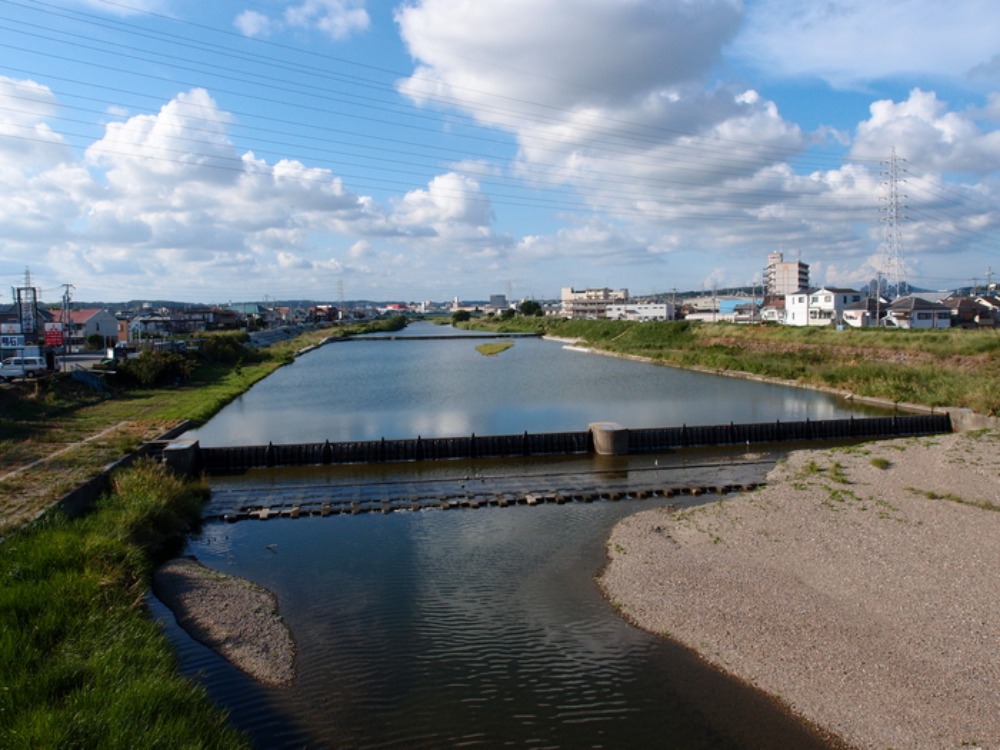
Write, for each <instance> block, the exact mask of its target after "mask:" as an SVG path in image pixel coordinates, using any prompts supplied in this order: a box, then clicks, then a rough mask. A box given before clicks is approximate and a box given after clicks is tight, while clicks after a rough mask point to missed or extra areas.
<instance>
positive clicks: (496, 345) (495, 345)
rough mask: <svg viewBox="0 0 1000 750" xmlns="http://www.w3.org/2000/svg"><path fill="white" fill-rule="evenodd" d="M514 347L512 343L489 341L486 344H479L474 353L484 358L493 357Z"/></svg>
mask: <svg viewBox="0 0 1000 750" xmlns="http://www.w3.org/2000/svg"><path fill="white" fill-rule="evenodd" d="M512 346H514V342H513V341H491V342H490V343H488V344H479V346H477V347H476V351H477V352H479V353H480V354H482V355H483V356H484V357H493V356H496V355H497V354H499V353H500V352H505V351H507V350H508V349H510V348H511V347H512Z"/></svg>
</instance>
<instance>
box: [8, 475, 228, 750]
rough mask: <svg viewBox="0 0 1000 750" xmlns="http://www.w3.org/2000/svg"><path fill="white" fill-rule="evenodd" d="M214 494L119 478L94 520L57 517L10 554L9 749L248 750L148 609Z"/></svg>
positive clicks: (150, 478)
mask: <svg viewBox="0 0 1000 750" xmlns="http://www.w3.org/2000/svg"><path fill="white" fill-rule="evenodd" d="M203 500H204V493H203V492H202V491H199V490H198V489H197V488H193V487H192V486H191V485H186V484H184V483H182V482H181V481H179V480H178V479H176V478H174V477H172V476H169V475H168V474H166V473H165V472H164V470H163V469H162V468H161V467H160V466H158V465H154V464H151V463H140V464H138V465H137V466H136V467H135V468H132V469H129V470H126V471H123V472H120V473H118V474H117V475H116V476H115V478H114V492H113V494H111V495H108V496H106V497H104V498H103V499H102V500H101V501H99V503H98V505H97V507H96V508H95V509H94V511H93V512H92V513H90V514H89V515H87V516H86V517H84V518H82V519H79V520H76V521H67V520H66V519H64V518H60V517H58V516H57V515H55V514H52V515H50V516H48V517H46V518H45V519H44V520H43V521H42V522H40V523H36V524H32V525H30V526H26V527H22V528H20V529H18V530H16V531H14V532H13V533H11V534H10V535H8V537H7V538H6V540H5V541H4V544H3V546H2V550H3V554H2V555H0V684H2V689H0V747H4V748H12V749H13V748H41V747H51V748H56V747H67V748H68V747H73V748H122V749H123V750H124V749H125V748H138V747H144V748H146V747H150V748H151V747H163V748H182V747H183V748H220V749H221V748H238V747H247V746H248V743H247V742H246V740H245V739H244V738H243V737H242V736H241V735H240V734H238V733H237V732H236V731H235V730H233V729H232V728H230V727H228V726H227V725H226V724H225V720H224V719H225V717H224V716H223V715H222V714H221V713H220V712H219V711H218V709H217V708H216V707H215V706H214V705H213V704H212V703H211V702H210V701H209V700H208V698H207V696H206V694H205V692H204V690H203V689H202V688H201V687H200V686H198V685H197V684H196V683H194V682H193V681H190V680H187V679H185V678H182V677H180V676H179V675H178V674H177V671H176V662H175V658H174V656H173V654H172V652H171V648H170V645H169V643H168V642H167V641H166V638H165V637H164V636H163V634H162V633H161V631H160V629H159V627H158V626H157V625H156V624H155V623H154V622H153V621H152V620H151V619H150V617H149V616H148V614H147V611H146V608H145V606H144V599H143V596H144V592H145V591H146V590H147V589H148V587H149V577H150V571H151V568H152V565H153V561H154V560H155V559H156V558H157V556H158V555H160V554H162V553H164V552H166V551H168V550H169V549H170V542H171V540H172V539H176V538H177V537H178V536H180V535H183V534H185V533H186V532H187V531H188V530H189V529H190V526H191V524H192V523H194V522H195V521H196V520H197V518H198V516H199V512H200V508H201V503H202V501H203Z"/></svg>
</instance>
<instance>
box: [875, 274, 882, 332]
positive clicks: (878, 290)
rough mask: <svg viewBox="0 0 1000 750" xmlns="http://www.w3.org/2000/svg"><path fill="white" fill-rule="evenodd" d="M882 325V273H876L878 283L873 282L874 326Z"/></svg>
mask: <svg viewBox="0 0 1000 750" xmlns="http://www.w3.org/2000/svg"><path fill="white" fill-rule="evenodd" d="M881 324H882V272H881V271H879V272H878V281H877V282H875V325H876V326H880V325H881Z"/></svg>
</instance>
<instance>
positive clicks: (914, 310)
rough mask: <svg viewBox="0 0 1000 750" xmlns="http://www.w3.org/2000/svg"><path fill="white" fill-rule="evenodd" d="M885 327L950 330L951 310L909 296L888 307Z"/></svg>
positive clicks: (935, 303)
mask: <svg viewBox="0 0 1000 750" xmlns="http://www.w3.org/2000/svg"><path fill="white" fill-rule="evenodd" d="M885 325H886V326H889V327H895V328H950V327H951V310H950V309H949V308H948V307H946V306H945V305H943V304H941V303H940V302H931V301H930V300H926V299H923V298H922V297H916V296H914V295H912V294H910V295H907V296H906V297H900V298H899V299H896V300H894V301H893V302H892V303H891V304H890V305H889V309H888V310H887V311H886V315H885Z"/></svg>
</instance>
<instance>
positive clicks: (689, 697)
mask: <svg viewBox="0 0 1000 750" xmlns="http://www.w3.org/2000/svg"><path fill="white" fill-rule="evenodd" d="M439 332H441V329H438V328H436V327H430V326H424V327H419V326H413V327H411V328H410V329H409V333H410V334H411V335H412V334H415V333H439ZM475 343H476V342H474V341H468V340H462V339H456V340H452V341H395V342H385V341H351V342H344V343H338V344H332V345H328V346H325V347H322V348H321V349H318V350H316V351H314V352H311V353H309V354H308V355H306V356H304V357H301V358H299V359H298V360H297V361H296V362H295V363H294V364H293V365H291V366H289V367H285V368H282V369H281V370H279V371H278V372H276V373H275V374H274V375H272V376H271V377H269V378H267V379H266V380H265V381H263V382H261V383H259V384H258V385H256V386H255V387H254V388H253V389H251V390H250V391H249V392H248V393H247V394H244V396H242V397H241V398H240V399H237V401H235V402H234V403H233V404H231V405H230V406H228V407H227V408H226V409H224V410H223V411H222V412H221V413H220V414H219V415H218V416H217V417H216V418H214V419H213V420H211V421H210V422H209V423H208V424H207V425H205V426H204V427H202V428H201V429H199V430H197V431H196V432H195V433H193V434H189V435H188V437H197V438H198V439H200V440H201V441H202V442H203V443H204V444H206V445H230V444H261V443H267V442H274V443H282V442H321V441H322V440H325V439H329V440H331V441H338V440H368V439H377V438H379V437H386V438H412V437H416V436H418V435H422V436H427V437H432V436H435V437H448V436H461V435H468V434H472V433H475V434H480V435H483V434H516V433H520V432H523V431H525V430H527V431H531V432H558V431H564V430H573V431H575V430H583V429H586V425H587V424H588V423H590V422H595V421H615V422H619V423H621V424H623V425H625V426H629V427H668V426H676V425H681V424H688V425H700V424H717V423H728V422H737V423H739V422H763V421H773V420H776V419H781V420H783V421H785V420H788V421H790V420H803V419H807V418H808V419H829V418H839V417H845V416H849V415H850V414H852V413H856V412H852V411H851V410H850V406H849V405H848V404H846V403H844V402H841V401H839V400H837V399H834V398H832V397H829V396H826V395H823V394H817V393H812V392H809V391H804V390H799V389H789V388H783V387H779V386H772V385H767V384H762V383H751V382H746V381H740V380H734V379H730V378H724V377H716V376H709V375H703V374H698V373H690V372H684V371H680V370H674V369H670V368H665V367H657V366H654V365H648V364H640V363H635V362H628V361H624V360H618V359H613V358H607V357H600V356H594V355H588V354H582V353H579V352H573V351H567V350H565V349H563V348H562V346H561V345H560V344H558V343H556V342H549V341H542V340H537V339H527V340H525V339H519V340H517V341H516V343H515V345H514V347H513V348H511V349H509V350H508V351H506V352H503V353H502V354H500V355H499V356H496V357H483V356H482V355H480V354H479V353H478V352H476V351H475ZM746 458H747V457H746V456H744V455H743V454H742V452H741V451H740V449H738V448H731V449H726V450H719V451H702V452H690V453H684V454H670V455H665V456H661V457H659V458H658V457H654V456H642V457H627V458H615V459H609V458H603V459H598V458H595V457H571V458H564V459H546V460H539V459H531V460H524V461H493V462H489V461H481V462H439V463H432V462H428V463H421V464H412V465H397V466H387V465H382V466H367V467H315V468H307V469H289V470H280V471H276V470H275V471H257V472H248V473H246V474H244V475H239V476H235V477H215V478H212V480H211V482H212V485H213V492H214V494H213V498H212V501H211V503H210V506H209V510H208V512H209V513H210V514H213V515H215V516H216V517H218V515H219V514H221V513H223V512H225V511H226V510H227V509H231V508H234V507H238V506H239V505H240V504H254V503H259V502H261V500H262V499H267V500H268V501H269V502H286V501H290V500H292V499H298V500H302V498H309V499H312V500H317V499H318V500H320V501H321V500H322V498H323V497H324V496H333V495H336V494H338V493H340V494H344V493H355V494H356V495H357V496H358V497H359V498H362V499H367V500H372V501H379V500H385V499H387V498H392V497H399V496H401V495H403V496H405V495H406V494H407V493H416V494H419V493H423V492H434V491H441V489H440V488H441V487H451V488H452V489H454V488H455V487H456V486H457V487H459V488H463V489H464V487H465V486H466V483H468V482H469V481H470V479H471V480H472V481H475V482H478V486H479V487H480V488H481V489H484V491H489V488H490V487H491V486H492V487H494V488H498V487H500V486H501V484H503V483H505V482H507V483H509V482H512V481H513V482H515V483H516V482H520V483H523V484H524V485H525V486H529V485H531V486H535V485H538V484H543V485H546V486H551V485H560V486H561V485H563V484H567V485H569V484H572V483H574V482H578V483H580V482H582V483H590V484H591V485H592V486H607V485H609V484H610V483H621V482H623V481H625V482H627V481H629V480H630V478H632V477H635V476H638V475H640V474H641V477H640V480H641V481H642V482H647V483H648V482H649V480H650V478H651V477H653V478H654V479H655V481H662V482H663V483H664V484H676V483H683V482H689V483H695V484H697V483H708V482H711V481H713V480H719V479H720V477H721V478H724V479H723V480H722V481H721V483H725V482H736V483H742V482H751V481H756V480H759V479H761V478H762V477H763V475H764V473H765V472H766V470H767V466H768V462H769V461H773V459H774V456H773V455H767V454H764V455H763V456H762V457H760V456H759V457H758V458H759V459H760V460H759V461H758V462H750V463H743V461H744V459H746ZM658 461H660V462H661V463H658ZM640 480H636V481H640ZM574 486H575V485H574ZM716 499H717V498H709V499H708V500H707V501H715V500H716ZM668 502H670V503H673V502H678V501H677V500H676V499H674V500H669V501H668V500H666V499H658V500H647V501H642V502H640V501H628V502H619V503H613V502H593V503H569V504H566V505H544V506H539V507H528V506H523V505H520V506H516V507H510V508H487V509H479V510H450V511H439V510H422V511H419V512H395V513H392V514H389V515H382V514H372V513H366V514H361V515H337V516H331V517H328V518H317V517H313V518H307V519H306V518H303V519H299V520H288V519H281V520H271V521H267V522H260V521H244V522H240V523H236V524H226V523H222V522H218V521H212V522H208V523H206V525H205V527H204V529H203V531H202V533H201V534H200V535H199V536H198V537H197V538H194V539H192V540H191V541H190V545H189V550H188V552H189V553H190V554H194V555H195V556H197V557H198V558H199V559H200V560H202V562H204V563H205V564H206V565H209V566H211V567H216V568H218V569H220V570H224V571H226V572H229V573H234V574H236V575H241V576H245V577H247V578H249V579H251V580H254V581H257V582H258V583H261V584H263V585H265V586H267V587H268V588H270V589H272V590H273V591H275V592H276V593H277V595H278V598H279V601H280V607H281V612H282V615H283V617H284V618H285V620H286V622H287V623H288V625H289V627H290V628H291V629H292V632H293V635H294V637H295V639H296V642H297V645H298V670H299V676H298V679H297V680H296V682H295V683H294V684H293V685H292V686H290V687H288V688H283V689H270V688H264V687H261V686H259V685H255V684H254V683H253V682H252V681H251V680H249V678H247V677H246V676H244V675H242V674H241V673H239V672H238V671H237V670H235V669H234V668H233V667H231V666H230V665H228V664H226V663H225V662H224V661H223V660H221V659H219V658H218V657H217V656H215V655H214V654H212V653H211V652H209V651H207V650H206V649H204V648H203V647H201V646H200V645H198V644H196V643H194V642H192V641H190V639H188V638H187V637H186V636H185V635H184V634H183V632H181V631H179V630H178V629H177V628H176V625H174V624H173V623H172V618H171V617H170V615H169V613H168V612H166V611H165V610H164V609H163V608H162V607H161V606H159V605H158V603H156V602H155V600H154V601H153V602H152V603H151V604H152V606H153V607H154V611H155V612H156V613H157V614H158V616H160V617H161V619H162V620H163V621H164V622H165V625H166V627H167V629H168V633H169V634H170V636H171V638H172V640H173V641H174V643H175V645H176V648H177V650H178V653H179V654H180V656H181V658H182V661H183V664H184V668H185V669H186V670H187V671H189V672H190V673H198V674H199V679H201V680H202V681H203V682H204V683H205V684H206V686H207V687H208V689H209V691H210V693H211V695H212V696H213V697H214V698H215V699H216V700H217V701H218V702H219V703H220V704H222V705H224V706H225V707H226V709H227V710H229V711H230V712H231V719H232V721H233V723H234V724H235V725H236V726H238V727H241V728H243V729H246V730H247V731H249V732H250V733H251V734H252V736H253V738H254V742H255V744H256V746H258V747H262V748H298V747H322V748H326V747H329V748H334V747H352V748H355V747H356V748H384V747H392V748H395V747H427V748H438V747H503V746H510V747H553V748H556V747H560V748H580V747H607V748H631V747H643V748H645V747H650V746H655V747H664V748H670V747H676V748H713V749H718V748H760V747H767V748H779V749H780V748H811V747H817V748H819V747H824V746H825V745H824V743H823V741H821V740H818V739H816V738H815V737H814V736H812V735H811V734H810V733H809V732H808V731H806V730H805V729H803V728H802V727H801V726H799V725H798V724H797V723H796V722H795V721H793V720H791V719H790V718H789V717H788V716H787V714H786V713H784V712H783V711H782V710H779V709H777V708H776V707H775V706H774V705H772V704H771V703H770V702H769V701H767V700H766V699H763V698H762V697H761V696H760V695H758V694H757V693H755V692H754V691H752V690H749V689H747V688H746V687H745V686H742V685H740V684H738V683H736V682H734V681H731V680H729V679H728V678H725V677H724V676H721V675H719V674H718V673H716V672H715V671H714V670H711V669H708V668H706V667H704V666H703V665H702V664H701V663H700V662H699V660H698V659H697V658H695V657H693V656H692V655H691V654H690V653H688V652H687V651H686V650H684V649H683V648H680V647H678V646H676V645H675V644H673V643H671V642H670V641H668V640H666V639H664V638H661V637H657V636H653V635H651V634H648V633H645V632H642V631H640V630H637V629H635V628H633V627H631V626H629V625H628V624H627V623H625V622H624V621H622V620H621V618H619V617H618V615H617V614H616V612H615V609H614V607H613V606H612V604H610V603H608V602H606V601H605V600H604V599H603V598H602V597H601V594H600V592H599V591H598V589H597V587H596V585H595V583H594V580H593V579H594V576H595V575H596V574H597V572H598V571H599V569H600V567H601V566H602V565H603V564H604V560H605V554H604V547H603V545H604V543H605V540H606V539H607V536H608V533H609V532H610V530H611V528H612V526H613V525H614V523H615V522H617V520H619V519H620V518H622V517H623V516H625V515H626V514H630V513H633V512H635V511H637V510H640V509H642V508H647V507H656V506H662V505H665V504H667V503H668ZM688 502H706V500H705V499H699V500H692V499H690V498H689V499H688Z"/></svg>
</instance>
